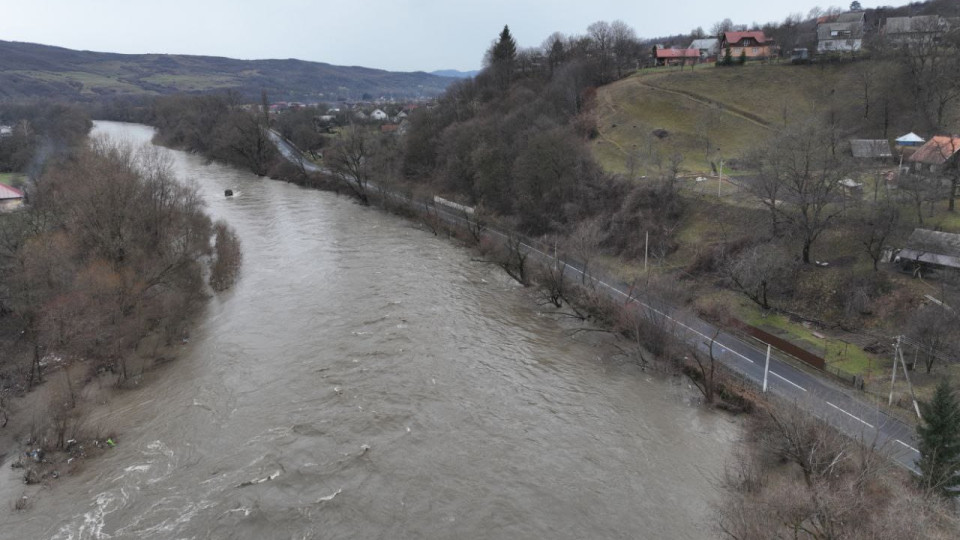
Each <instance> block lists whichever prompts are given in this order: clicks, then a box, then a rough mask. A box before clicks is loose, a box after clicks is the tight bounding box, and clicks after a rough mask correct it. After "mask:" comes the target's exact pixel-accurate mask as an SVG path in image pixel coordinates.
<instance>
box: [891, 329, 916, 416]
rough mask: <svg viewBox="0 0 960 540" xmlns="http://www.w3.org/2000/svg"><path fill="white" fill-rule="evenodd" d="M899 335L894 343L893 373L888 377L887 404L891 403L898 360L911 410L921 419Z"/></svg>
mask: <svg viewBox="0 0 960 540" xmlns="http://www.w3.org/2000/svg"><path fill="white" fill-rule="evenodd" d="M900 341H901V336H897V343H896V344H895V345H894V351H893V375H892V376H891V377H890V398H889V399H888V400H887V405H892V404H893V383H894V381H896V380H897V362H898V361H899V362H900V367H901V368H902V369H903V378H904V379H906V380H907V388H909V389H910V398H911V399H912V400H913V410H914V412H916V413H917V418H920V419H922V418H923V417H922V416H920V405H919V404H918V403H917V395H916V393H915V392H914V391H913V383H912V382H911V381H910V374H909V373H908V372H907V362H906V360H904V359H903V348H902V347H901V346H900Z"/></svg>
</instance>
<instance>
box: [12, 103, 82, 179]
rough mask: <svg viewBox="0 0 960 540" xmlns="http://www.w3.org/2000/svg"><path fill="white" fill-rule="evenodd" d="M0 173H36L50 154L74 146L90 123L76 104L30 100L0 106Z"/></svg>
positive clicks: (80, 139) (58, 152)
mask: <svg viewBox="0 0 960 540" xmlns="http://www.w3.org/2000/svg"><path fill="white" fill-rule="evenodd" d="M0 125H4V126H7V127H10V128H11V131H10V134H9V135H6V136H2V137H0V172H38V171H39V170H40V167H41V165H42V164H43V163H44V162H45V161H46V160H47V159H48V158H49V157H51V156H53V155H56V154H60V153H62V152H64V151H67V150H69V149H70V148H73V147H75V146H77V145H78V144H79V143H80V142H81V141H83V139H84V138H85V137H86V136H87V133H88V132H89V131H90V128H91V127H92V126H93V123H92V122H91V121H90V116H89V115H88V114H87V112H86V111H85V110H84V109H83V108H81V107H80V106H78V105H74V104H66V103H52V102H42V101H38V102H31V103H22V104H3V105H0Z"/></svg>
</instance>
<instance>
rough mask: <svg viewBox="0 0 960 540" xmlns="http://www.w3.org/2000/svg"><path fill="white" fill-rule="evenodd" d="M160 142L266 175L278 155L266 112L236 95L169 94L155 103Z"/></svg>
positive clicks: (154, 118) (155, 120) (156, 124)
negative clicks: (247, 107)
mask: <svg viewBox="0 0 960 540" xmlns="http://www.w3.org/2000/svg"><path fill="white" fill-rule="evenodd" d="M152 124H153V125H154V126H155V127H156V128H157V142H159V143H160V144H163V145H165V146H171V147H174V148H181V149H183V150H186V151H188V152H195V153H198V154H202V155H204V156H207V157H209V158H211V159H215V160H218V161H222V162H224V163H230V164H232V165H236V166H238V167H242V168H244V169H248V170H250V171H252V172H253V173H254V174H257V175H260V176H264V175H266V174H267V173H268V172H269V170H270V168H271V166H273V165H275V164H276V162H277V158H278V154H277V149H276V147H275V146H274V144H273V143H272V142H271V141H270V139H269V137H268V135H267V132H266V127H267V125H268V119H267V117H266V112H264V113H263V114H256V113H254V112H251V111H249V110H245V109H244V108H243V106H242V103H241V102H240V99H239V96H238V95H236V94H220V95H207V96H185V95H176V96H166V97H161V98H157V100H156V102H154V104H153V110H152Z"/></svg>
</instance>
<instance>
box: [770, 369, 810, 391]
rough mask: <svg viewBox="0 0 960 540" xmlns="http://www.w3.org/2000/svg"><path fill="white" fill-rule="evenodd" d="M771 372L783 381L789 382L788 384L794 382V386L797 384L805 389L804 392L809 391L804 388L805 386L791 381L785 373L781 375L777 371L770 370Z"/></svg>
mask: <svg viewBox="0 0 960 540" xmlns="http://www.w3.org/2000/svg"><path fill="white" fill-rule="evenodd" d="M770 374H771V375H773V376H774V377H776V378H778V379H780V380H781V381H783V382H785V383H787V384H792V385H793V386H796V387H797V388H799V389H800V390H803V391H804V392H806V391H807V389H806V388H804V387H802V386H800V385H799V384H797V383H795V382H793V381H791V380H790V379H788V378H786V377H784V376H783V375H780V374H779V373H777V372H776V371H773V370H770Z"/></svg>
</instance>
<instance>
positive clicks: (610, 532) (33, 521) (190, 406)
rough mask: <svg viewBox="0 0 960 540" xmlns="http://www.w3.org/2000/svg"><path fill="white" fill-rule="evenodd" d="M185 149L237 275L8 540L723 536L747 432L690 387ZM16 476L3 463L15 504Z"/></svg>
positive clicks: (493, 287)
mask: <svg viewBox="0 0 960 540" xmlns="http://www.w3.org/2000/svg"><path fill="white" fill-rule="evenodd" d="M95 132H96V133H102V134H108V135H110V136H112V137H117V138H122V139H126V140H130V141H133V142H135V143H138V144H141V143H146V142H148V141H149V139H150V137H151V135H152V130H151V129H150V128H147V127H145V126H139V125H130V124H119V123H109V122H98V123H97V124H96V128H95ZM172 155H173V159H174V160H175V163H176V169H177V171H178V173H179V175H180V176H181V177H182V178H185V179H191V180H193V181H195V182H197V184H198V185H199V186H200V189H201V192H202V193H203V195H204V197H205V198H206V200H207V201H208V207H209V211H210V213H211V214H213V215H214V216H215V217H218V218H223V219H225V220H227V221H228V222H229V223H230V224H231V225H232V226H233V227H234V228H236V229H237V231H238V233H239V235H240V238H241V240H242V242H243V249H244V255H245V260H244V269H243V273H242V277H241V279H240V281H239V282H238V284H237V286H236V287H235V288H234V289H233V290H232V291H229V292H228V293H226V294H224V295H221V296H220V297H218V298H215V299H213V301H212V302H211V304H210V306H209V309H208V310H207V312H206V313H205V314H204V316H203V317H202V319H201V321H200V323H199V326H198V327H197V328H196V329H195V330H194V332H193V334H192V336H191V339H190V342H189V343H188V344H186V345H184V346H183V347H182V348H181V354H180V355H179V358H178V359H177V360H176V361H175V362H171V363H169V364H167V365H165V366H163V367H161V368H160V369H158V370H157V372H156V373H153V374H152V375H151V376H150V377H148V380H147V381H145V382H144V384H142V385H141V387H140V388H138V389H135V390H131V391H127V392H122V393H120V394H118V395H117V396H116V397H115V398H114V399H113V400H111V401H110V403H109V405H107V406H106V408H105V409H104V410H102V411H100V412H98V414H97V416H96V417H95V418H94V419H92V420H91V422H95V423H97V425H99V426H101V427H106V428H109V429H111V430H113V431H115V432H117V433H118V434H119V437H118V441H119V444H118V446H117V447H116V448H114V449H112V450H111V451H109V452H108V453H107V454H106V455H104V456H103V457H101V458H99V459H97V460H94V461H91V462H89V463H87V464H85V466H84V468H83V469H82V470H81V471H80V472H79V473H78V474H76V475H74V476H70V477H63V478H61V479H60V480H58V481H56V482H55V483H53V484H52V485H51V486H50V487H48V488H44V489H42V490H40V492H38V493H37V494H36V495H35V496H34V497H33V501H34V502H33V506H32V508H31V509H30V510H29V511H27V512H20V513H16V512H13V511H12V510H11V509H10V508H11V505H10V504H7V502H6V501H3V506H2V507H0V538H4V539H8V538H9V539H32V538H56V539H93V538H144V539H167V538H197V539H200V538H242V539H245V538H249V539H260V538H283V539H286V538H290V539H301V538H385V539H392V538H551V539H553V538H591V539H592V538H709V537H712V536H714V534H713V532H712V530H711V529H710V525H709V518H710V503H711V501H713V500H714V499H715V497H716V496H717V495H716V492H715V490H714V488H713V487H712V482H713V480H714V479H715V478H716V477H717V476H718V475H719V471H720V470H721V467H722V465H723V464H724V462H725V460H726V459H727V457H728V455H729V452H730V449H731V446H732V441H733V440H734V439H735V438H736V437H737V436H738V435H739V429H738V427H737V426H736V424H735V422H733V421H732V420H731V419H729V418H727V417H725V416H723V415H719V414H714V413H709V412H704V411H703V410H701V409H700V408H698V407H696V406H695V405H692V404H691V403H690V401H691V395H692V394H691V393H690V390H689V389H688V388H687V385H686V383H685V382H683V381H679V380H676V379H662V378H657V377H653V376H650V375H649V374H646V373H643V372H641V371H639V370H638V369H637V368H635V367H633V366H630V365H624V364H623V363H621V362H619V361H618V360H617V358H616V354H615V353H616V350H615V349H613V348H611V347H610V346H609V344H605V343H604V342H603V340H602V339H597V338H593V337H591V338H589V339H588V338H587V336H595V335H597V334H580V337H577V336H574V335H573V332H572V330H573V327H572V326H571V325H572V324H573V323H571V322H569V321H565V320H562V319H558V318H557V317H556V316H552V315H549V314H544V313H541V312H540V308H539V307H538V305H537V302H536V299H535V297H534V295H533V292H532V291H529V290H524V289H522V288H520V287H518V286H517V285H516V284H514V283H513V282H511V281H510V280H509V279H508V278H507V277H506V276H504V275H503V274H502V273H501V272H499V271H498V270H497V269H496V267H494V266H492V265H488V264H483V263H480V262H476V261H473V260H472V254H471V253H470V252H469V251H467V250H465V249H463V248H461V247H457V246H456V245H454V244H453V243H451V242H450V241H448V240H446V239H444V238H437V237H434V236H433V235H431V234H429V233H427V232H425V231H423V230H420V229H419V228H417V227H416V226H415V225H414V224H413V223H411V222H409V221H405V220H403V219H400V218H397V217H394V216H391V215H387V214H385V213H383V212H380V211H377V210H375V209H369V208H363V207H360V206H358V205H356V204H355V203H353V202H352V201H350V200H348V199H346V198H340V197H337V196H336V195H333V194H330V193H324V192H319V191H311V190H306V189H302V188H299V187H296V186H293V185H289V184H285V183H282V182H277V181H272V180H268V179H262V178H257V177H255V176H252V175H250V174H248V173H245V172H242V171H238V170H236V169H233V168H230V167H225V166H222V165H218V164H205V163H204V160H203V159H202V158H199V157H197V156H191V155H187V154H184V153H182V152H172ZM228 188H229V189H233V190H234V191H235V192H236V193H237V195H236V196H235V197H233V198H231V199H227V198H224V196H223V192H224V189H228ZM8 462H9V458H8ZM17 482H19V479H18V478H17V473H16V472H15V471H12V470H11V469H10V467H9V466H8V464H4V467H3V470H2V471H0V492H2V493H11V492H15V491H16V490H19V489H22V488H21V487H16V488H14V487H11V485H12V484H14V483H17ZM3 484H6V486H5V487H4V486H3ZM16 492H19V491H16Z"/></svg>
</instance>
